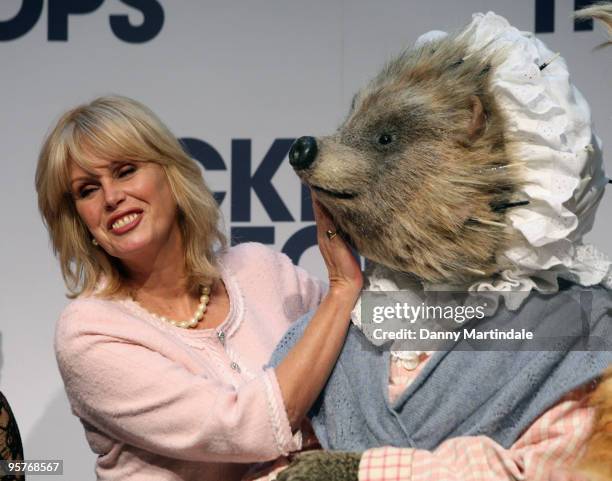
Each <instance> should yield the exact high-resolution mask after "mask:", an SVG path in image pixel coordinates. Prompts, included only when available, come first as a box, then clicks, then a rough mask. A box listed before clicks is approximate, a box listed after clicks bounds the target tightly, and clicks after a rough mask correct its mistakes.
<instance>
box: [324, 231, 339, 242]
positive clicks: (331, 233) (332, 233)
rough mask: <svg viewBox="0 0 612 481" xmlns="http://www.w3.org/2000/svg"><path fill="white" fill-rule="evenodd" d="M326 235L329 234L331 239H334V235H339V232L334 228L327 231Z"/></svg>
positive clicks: (328, 236)
mask: <svg viewBox="0 0 612 481" xmlns="http://www.w3.org/2000/svg"><path fill="white" fill-rule="evenodd" d="M325 235H326V236H327V238H328V239H329V240H332V239H333V238H334V237H336V236H337V235H338V233H337V232H335V231H333V230H328V231H326V232H325Z"/></svg>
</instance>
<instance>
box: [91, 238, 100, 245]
mask: <svg viewBox="0 0 612 481" xmlns="http://www.w3.org/2000/svg"><path fill="white" fill-rule="evenodd" d="M91 243H92V244H93V245H95V246H97V245H99V244H98V241H97V240H96V238H95V237H92V239H91Z"/></svg>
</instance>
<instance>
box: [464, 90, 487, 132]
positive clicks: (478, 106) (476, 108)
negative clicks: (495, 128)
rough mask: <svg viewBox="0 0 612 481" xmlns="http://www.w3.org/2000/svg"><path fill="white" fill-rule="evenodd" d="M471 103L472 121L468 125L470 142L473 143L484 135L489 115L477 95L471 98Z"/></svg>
mask: <svg viewBox="0 0 612 481" xmlns="http://www.w3.org/2000/svg"><path fill="white" fill-rule="evenodd" d="M470 103H471V106H472V119H471V120H470V123H469V125H468V130H467V134H468V139H469V140H470V142H473V141H475V140H476V139H477V138H478V137H480V136H481V135H482V134H483V133H484V131H485V128H486V126H487V114H486V113H485V110H484V107H483V106H482V101H481V100H480V97H478V96H477V95H471V96H470Z"/></svg>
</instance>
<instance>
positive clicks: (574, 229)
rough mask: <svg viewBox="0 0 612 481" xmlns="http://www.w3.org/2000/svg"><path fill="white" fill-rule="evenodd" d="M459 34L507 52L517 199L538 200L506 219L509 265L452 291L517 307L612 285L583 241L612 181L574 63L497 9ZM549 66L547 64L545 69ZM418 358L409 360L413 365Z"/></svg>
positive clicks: (501, 257) (388, 283) (500, 85)
mask: <svg viewBox="0 0 612 481" xmlns="http://www.w3.org/2000/svg"><path fill="white" fill-rule="evenodd" d="M444 36H446V33H444V32H440V31H433V32H428V33H426V34H425V35H422V36H421V37H419V39H418V40H417V42H416V46H417V47H418V46H420V45H422V44H424V43H425V42H429V41H432V40H437V39H440V38H441V37H444ZM459 36H460V37H461V38H466V37H467V38H468V44H469V47H468V55H470V54H471V53H472V52H485V53H494V52H499V51H500V50H501V51H502V55H501V59H500V63H499V64H497V65H496V67H495V69H493V71H492V73H491V89H492V93H493V95H494V97H495V99H496V101H497V103H498V106H499V108H500V109H501V111H502V112H503V114H504V117H505V119H506V122H507V129H506V141H507V146H508V148H509V149H510V150H509V152H510V153H511V156H512V158H513V159H514V160H516V161H517V162H519V163H520V167H519V169H520V170H519V172H520V175H521V177H522V179H523V180H524V183H523V184H522V185H521V186H519V188H518V192H517V195H516V197H517V198H520V199H522V200H528V201H529V203H528V204H527V205H525V206H520V207H514V208H512V209H510V210H509V211H508V212H507V214H506V219H507V220H506V222H507V223H508V224H509V228H510V229H511V230H513V231H514V232H513V234H516V235H512V236H511V237H512V239H513V240H512V241H511V243H510V244H509V245H508V246H507V248H506V249H505V250H503V251H501V252H499V253H498V256H497V261H498V264H499V265H504V266H509V267H507V268H505V269H504V270H502V271H501V272H499V273H497V274H496V275H494V276H492V277H489V278H486V279H480V280H478V281H476V282H474V283H472V284H471V285H466V286H453V287H454V288H455V289H456V288H457V287H459V288H461V287H463V288H464V289H465V290H469V291H496V292H499V293H500V295H501V296H503V297H504V298H505V303H506V307H507V308H508V309H511V310H515V309H518V308H519V307H520V305H521V304H522V302H523V301H524V300H525V299H526V298H527V297H528V296H529V292H530V291H531V290H532V289H535V290H537V291H539V292H543V293H555V292H557V291H558V290H559V286H558V279H559V278H562V279H567V280H570V281H572V282H575V283H577V284H580V285H582V286H593V285H596V284H602V285H604V286H605V287H607V288H608V289H612V268H611V262H610V260H609V259H608V258H607V256H606V255H605V254H603V253H602V252H600V251H598V250H597V249H596V248H595V247H594V246H592V245H590V244H584V243H583V236H584V235H585V234H586V233H587V232H588V231H589V230H590V229H591V227H592V226H593V221H594V217H595V211H596V209H597V205H598V204H599V201H600V200H601V197H602V196H603V193H604V189H605V186H606V184H607V183H608V179H607V178H606V176H605V174H604V168H603V156H602V150H601V141H600V140H599V138H597V136H596V135H594V134H593V132H592V130H591V114H590V109H589V105H588V104H587V102H586V100H585V99H584V97H583V96H582V94H581V93H580V92H579V91H578V89H577V88H576V87H575V86H574V85H573V84H572V83H571V82H570V79H569V72H568V69H567V65H566V63H565V60H563V58H560V57H557V56H556V55H555V53H554V52H552V51H551V50H549V49H548V48H547V47H546V46H545V45H544V44H543V43H542V42H541V41H540V40H539V39H537V38H536V37H535V36H534V35H533V34H532V33H527V32H520V31H519V30H517V29H516V28H515V27H513V26H511V25H510V24H509V23H508V21H507V20H506V19H505V18H503V17H500V16H499V15H496V14H494V13H493V12H488V13H486V14H482V13H477V14H474V15H473V17H472V22H471V23H470V24H469V25H468V26H467V27H466V28H465V29H464V30H463V32H462V33H460V34H459ZM543 64H547V65H546V66H545V68H542V69H541V66H542V65H543ZM387 272H388V271H387ZM369 274H370V277H369V287H368V290H383V291H393V290H404V291H405V290H406V289H408V290H410V289H413V288H414V287H415V286H414V284H413V282H412V281H410V280H408V281H406V282H408V285H402V283H403V281H401V279H400V280H399V284H398V279H397V278H392V277H393V276H391V277H389V276H387V275H385V269H380V268H379V267H377V266H374V267H373V268H372V269H371V270H370V273H369ZM420 287H422V288H424V289H425V290H440V289H443V288H444V287H448V286H441V285H433V284H428V283H425V284H423V285H422V286H420ZM414 294H415V295H417V292H415V293H414ZM359 311H360V303H358V304H357V306H356V307H355V310H354V311H353V316H352V317H353V322H354V323H355V324H357V325H358V327H360V324H361V322H360V319H361V316H360V314H361V313H360V312H359ZM416 354H418V353H414V352H412V353H411V354H410V356H409V357H410V358H411V359H413V360H414V358H415V355H416ZM401 357H406V356H401Z"/></svg>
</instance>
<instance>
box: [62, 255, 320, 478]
mask: <svg viewBox="0 0 612 481" xmlns="http://www.w3.org/2000/svg"><path fill="white" fill-rule="evenodd" d="M220 264H221V274H222V278H223V281H224V283H225V286H226V288H227V291H228V294H229V298H230V313H229V315H228V317H227V319H225V321H224V322H223V323H222V324H221V325H220V326H219V327H218V328H217V329H207V330H187V329H182V328H178V327H174V326H171V325H169V324H167V323H164V322H163V321H160V320H158V319H157V318H155V317H154V316H151V315H150V314H149V313H148V312H147V311H145V310H144V309H142V308H141V307H140V306H139V305H138V304H136V303H135V302H133V301H130V300H119V301H108V300H103V299H101V298H96V297H95V296H81V297H79V298H77V299H75V300H73V301H72V302H70V303H69V304H68V306H67V307H66V308H65V309H64V311H63V312H62V314H61V317H60V319H59V321H58V324H57V329H56V336H55V350H56V356H57V362H58V365H59V368H60V372H61V375H62V378H63V380H64V384H65V387H66V392H67V395H68V399H69V401H70V404H71V406H72V411H73V413H74V414H75V415H76V416H78V417H79V418H80V420H81V422H82V423H83V426H84V427H85V435H86V437H87V441H88V442H89V445H90V446H91V449H92V450H93V451H94V453H96V454H98V459H97V463H96V474H97V477H98V479H99V480H130V481H139V480H143V481H144V480H146V481H156V480H177V481H178V480H192V479H193V480H196V479H197V480H227V481H230V480H232V479H239V477H240V476H241V474H242V473H243V472H244V470H245V466H244V465H236V464H232V463H250V462H255V461H266V460H270V459H273V458H276V457H277V456H279V455H281V454H285V453H287V452H288V451H290V450H295V449H299V448H300V444H301V440H300V438H299V436H295V437H293V436H292V434H291V429H290V426H289V421H288V419H287V415H286V412H285V408H284V405H283V401H282V398H281V394H280V388H279V386H278V382H277V379H276V375H275V373H274V370H272V369H268V370H266V371H264V370H263V365H264V364H265V363H266V362H267V361H268V358H269V356H270V354H271V353H272V351H273V349H274V347H275V345H276V343H277V342H278V341H279V339H280V337H281V336H282V334H283V333H284V332H285V330H286V329H287V327H288V326H289V325H290V323H291V322H292V321H294V320H296V319H297V318H299V317H300V316H301V315H302V314H304V313H306V312H307V311H308V310H310V309H312V308H314V307H316V306H317V305H318V304H319V302H320V300H321V297H322V294H323V292H324V289H325V287H324V285H323V284H322V283H321V282H320V281H317V280H315V279H314V278H313V277H311V276H310V275H309V274H307V273H306V271H304V270H303V269H300V268H299V267H295V266H294V265H293V264H292V263H291V261H290V260H289V258H288V257H287V256H285V255H283V254H279V253H276V252H274V251H272V250H270V249H268V248H266V247H264V246H263V245H260V244H254V243H249V244H242V245H239V246H237V247H233V248H231V249H229V250H228V251H227V252H226V253H223V254H222V255H221V256H220Z"/></svg>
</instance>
